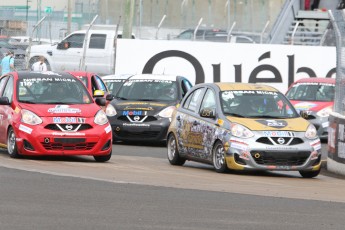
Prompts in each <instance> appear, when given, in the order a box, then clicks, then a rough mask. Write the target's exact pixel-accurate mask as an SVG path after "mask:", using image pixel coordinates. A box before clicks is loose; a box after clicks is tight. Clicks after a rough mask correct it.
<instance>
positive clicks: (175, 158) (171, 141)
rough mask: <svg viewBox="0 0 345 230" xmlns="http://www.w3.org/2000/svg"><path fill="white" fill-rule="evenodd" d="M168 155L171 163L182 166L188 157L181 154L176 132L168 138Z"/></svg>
mask: <svg viewBox="0 0 345 230" xmlns="http://www.w3.org/2000/svg"><path fill="white" fill-rule="evenodd" d="M167 156H168V160H169V162H170V164H172V165H179V166H182V165H183V164H184V163H185V162H186V159H184V158H182V157H181V156H180V153H179V151H178V148H177V142H176V138H175V136H174V134H170V135H169V136H168V140H167Z"/></svg>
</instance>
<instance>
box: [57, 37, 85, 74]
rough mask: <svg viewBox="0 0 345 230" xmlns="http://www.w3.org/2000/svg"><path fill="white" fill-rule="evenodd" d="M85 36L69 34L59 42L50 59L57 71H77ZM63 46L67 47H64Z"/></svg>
mask: <svg viewBox="0 0 345 230" xmlns="http://www.w3.org/2000/svg"><path fill="white" fill-rule="evenodd" d="M84 38H85V34H84V33H76V34H71V35H70V36H68V37H67V38H65V39H64V40H63V41H62V42H60V43H59V44H58V46H57V48H56V50H55V51H54V52H53V53H52V57H53V60H54V63H52V64H53V65H54V66H55V69H56V70H57V71H65V70H71V71H72V70H79V64H80V61H81V58H82V55H83V43H84ZM64 45H67V47H65V46H64Z"/></svg>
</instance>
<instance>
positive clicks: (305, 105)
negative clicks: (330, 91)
mask: <svg viewBox="0 0 345 230" xmlns="http://www.w3.org/2000/svg"><path fill="white" fill-rule="evenodd" d="M290 102H291V103H292V104H293V106H294V107H295V109H297V110H298V111H303V110H308V111H314V112H317V111H320V110H321V109H324V108H326V107H329V106H332V107H333V104H334V102H333V101H331V102H330V101H295V100H290Z"/></svg>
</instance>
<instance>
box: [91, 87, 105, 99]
mask: <svg viewBox="0 0 345 230" xmlns="http://www.w3.org/2000/svg"><path fill="white" fill-rule="evenodd" d="M93 97H104V91H103V90H99V89H97V90H95V91H94V92H93Z"/></svg>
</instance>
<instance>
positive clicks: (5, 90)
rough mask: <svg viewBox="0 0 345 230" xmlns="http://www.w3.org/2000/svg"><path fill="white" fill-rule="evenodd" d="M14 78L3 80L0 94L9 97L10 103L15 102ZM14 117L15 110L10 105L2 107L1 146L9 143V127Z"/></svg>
mask: <svg viewBox="0 0 345 230" xmlns="http://www.w3.org/2000/svg"><path fill="white" fill-rule="evenodd" d="M13 81H14V80H13V77H11V76H8V77H4V78H2V79H1V82H0V92H1V97H7V98H8V99H9V101H10V102H12V100H13ZM12 116H13V110H12V108H11V106H9V105H0V134H1V135H0V146H1V144H2V145H6V144H7V143H6V142H7V141H6V140H7V135H6V132H7V127H8V124H9V123H10V119H11V117H12Z"/></svg>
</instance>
